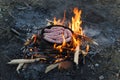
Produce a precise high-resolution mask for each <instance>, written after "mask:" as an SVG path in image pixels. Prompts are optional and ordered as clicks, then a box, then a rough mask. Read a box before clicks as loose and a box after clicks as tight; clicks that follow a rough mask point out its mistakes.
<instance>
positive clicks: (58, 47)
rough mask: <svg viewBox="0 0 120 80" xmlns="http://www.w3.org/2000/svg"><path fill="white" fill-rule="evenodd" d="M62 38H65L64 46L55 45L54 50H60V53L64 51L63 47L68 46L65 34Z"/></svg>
mask: <svg viewBox="0 0 120 80" xmlns="http://www.w3.org/2000/svg"><path fill="white" fill-rule="evenodd" d="M62 38H63V43H62V45H58V46H57V44H54V49H56V50H59V51H60V52H62V51H63V47H65V46H66V40H65V37H64V35H63V34H62Z"/></svg>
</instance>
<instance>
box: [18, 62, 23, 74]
mask: <svg viewBox="0 0 120 80" xmlns="http://www.w3.org/2000/svg"><path fill="white" fill-rule="evenodd" d="M23 65H24V63H20V64H19V65H18V66H17V69H16V71H17V73H18V74H19V73H20V72H19V70H20V69H21V68H22V67H23Z"/></svg>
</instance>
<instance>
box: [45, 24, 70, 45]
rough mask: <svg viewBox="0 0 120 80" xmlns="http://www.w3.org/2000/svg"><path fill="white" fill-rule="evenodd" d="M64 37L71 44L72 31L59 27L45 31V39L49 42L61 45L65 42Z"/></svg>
mask: <svg viewBox="0 0 120 80" xmlns="http://www.w3.org/2000/svg"><path fill="white" fill-rule="evenodd" d="M63 36H64V38H65V40H66V42H70V41H71V36H72V32H71V30H69V29H67V28H64V27H58V26H56V27H51V28H50V29H48V28H47V29H44V33H43V38H44V39H45V40H46V41H48V42H51V43H58V44H61V43H63V40H64V39H63Z"/></svg>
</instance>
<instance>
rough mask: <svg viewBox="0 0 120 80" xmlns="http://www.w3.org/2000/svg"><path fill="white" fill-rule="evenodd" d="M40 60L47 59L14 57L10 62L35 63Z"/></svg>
mask: <svg viewBox="0 0 120 80" xmlns="http://www.w3.org/2000/svg"><path fill="white" fill-rule="evenodd" d="M40 60H46V58H36V59H13V60H11V61H10V62H8V64H20V63H33V62H36V61H40Z"/></svg>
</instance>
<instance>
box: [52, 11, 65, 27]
mask: <svg viewBox="0 0 120 80" xmlns="http://www.w3.org/2000/svg"><path fill="white" fill-rule="evenodd" d="M65 17H66V11H64V17H63V19H62V20H61V19H58V20H57V19H56V17H54V20H53V24H54V25H64V22H65V19H66V18H65Z"/></svg>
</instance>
